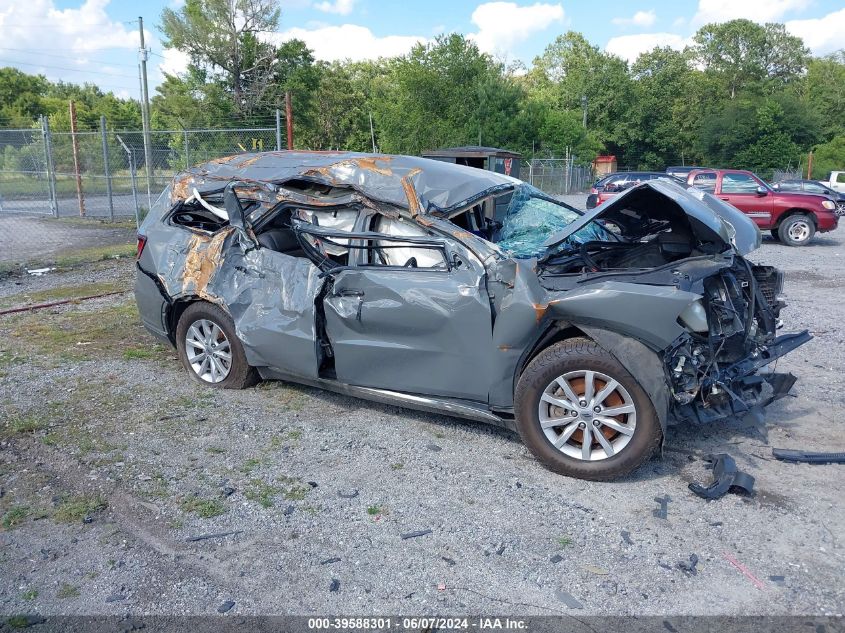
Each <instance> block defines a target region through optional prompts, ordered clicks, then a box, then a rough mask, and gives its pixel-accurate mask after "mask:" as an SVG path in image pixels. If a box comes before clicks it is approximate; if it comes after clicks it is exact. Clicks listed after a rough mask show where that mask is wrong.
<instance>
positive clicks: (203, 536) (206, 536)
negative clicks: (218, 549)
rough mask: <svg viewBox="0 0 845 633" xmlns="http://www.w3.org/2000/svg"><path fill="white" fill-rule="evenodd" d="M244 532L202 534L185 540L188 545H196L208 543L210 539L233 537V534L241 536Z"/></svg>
mask: <svg viewBox="0 0 845 633" xmlns="http://www.w3.org/2000/svg"><path fill="white" fill-rule="evenodd" d="M241 532H243V530H234V531H232V532H214V533H213V534H200V535H199V536H189V537H188V538H186V539H185V540H186V541H188V543H195V542H196V541H206V540H208V539H210V538H222V537H224V536H232V535H233V534H240V533H241Z"/></svg>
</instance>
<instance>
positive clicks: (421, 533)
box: [401, 530, 431, 541]
mask: <svg viewBox="0 0 845 633" xmlns="http://www.w3.org/2000/svg"><path fill="white" fill-rule="evenodd" d="M426 534H431V530H417V531H416V532H406V533H405V534H402V535H401V536H402V540H403V541H406V540H408V539H409V538H417V537H418V536H425V535H426Z"/></svg>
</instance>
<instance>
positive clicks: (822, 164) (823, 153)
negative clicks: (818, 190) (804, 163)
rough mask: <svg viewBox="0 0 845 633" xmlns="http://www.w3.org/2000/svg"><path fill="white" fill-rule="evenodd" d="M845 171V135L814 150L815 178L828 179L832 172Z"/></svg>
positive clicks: (817, 146)
mask: <svg viewBox="0 0 845 633" xmlns="http://www.w3.org/2000/svg"><path fill="white" fill-rule="evenodd" d="M843 170H845V134H843V135H840V136H836V137H834V138H832V139H831V140H829V141H828V142H827V143H822V144H821V145H816V148H815V149H814V150H813V178H819V179H826V178H827V177H828V175H829V174H830V172H832V171H843Z"/></svg>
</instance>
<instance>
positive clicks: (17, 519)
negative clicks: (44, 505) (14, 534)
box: [0, 506, 29, 530]
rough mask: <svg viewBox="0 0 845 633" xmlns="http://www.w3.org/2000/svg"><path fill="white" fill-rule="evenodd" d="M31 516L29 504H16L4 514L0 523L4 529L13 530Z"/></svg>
mask: <svg viewBox="0 0 845 633" xmlns="http://www.w3.org/2000/svg"><path fill="white" fill-rule="evenodd" d="M27 516H29V508H28V507H27V506H15V507H13V508H12V509H10V510H9V511H8V512H6V513H5V514H4V515H3V518H2V519H0V525H2V526H3V529H4V530H13V529H15V528H16V527H18V526H19V525H20V524H21V523H23V522H24V521H25V520H26V517H27Z"/></svg>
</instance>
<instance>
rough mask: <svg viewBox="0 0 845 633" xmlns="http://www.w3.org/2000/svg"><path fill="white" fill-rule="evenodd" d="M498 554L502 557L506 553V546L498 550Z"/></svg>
mask: <svg viewBox="0 0 845 633" xmlns="http://www.w3.org/2000/svg"><path fill="white" fill-rule="evenodd" d="M496 553H497V554H498V555H499V556H501V555H502V554H504V553H505V546H504V545H502V546H501V547H500V548H499V549H497V550H496Z"/></svg>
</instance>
